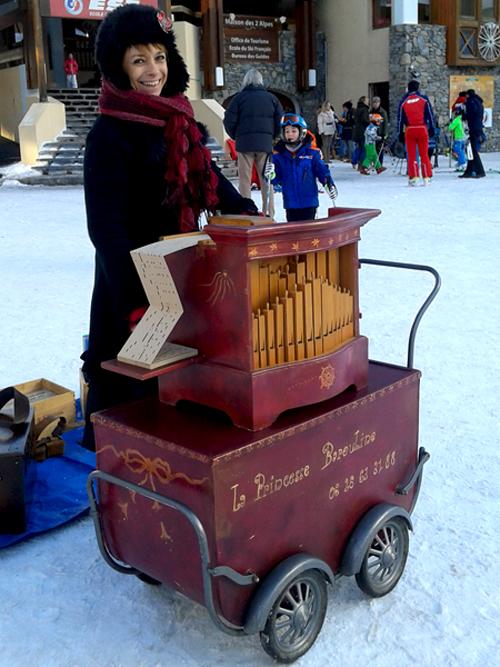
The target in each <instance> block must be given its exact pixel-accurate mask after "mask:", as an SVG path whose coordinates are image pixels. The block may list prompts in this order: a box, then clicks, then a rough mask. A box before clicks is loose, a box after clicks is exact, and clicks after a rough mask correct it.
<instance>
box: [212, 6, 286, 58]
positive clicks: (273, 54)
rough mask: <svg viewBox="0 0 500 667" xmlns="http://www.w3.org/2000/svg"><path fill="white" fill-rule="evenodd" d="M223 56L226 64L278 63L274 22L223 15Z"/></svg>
mask: <svg viewBox="0 0 500 667" xmlns="http://www.w3.org/2000/svg"><path fill="white" fill-rule="evenodd" d="M224 55H225V59H226V60H227V61H228V62H248V63H262V62H264V63H276V62H279V40H278V26H277V23H276V21H275V20H274V19H273V18H268V17H260V16H234V15H232V14H225V15H224Z"/></svg>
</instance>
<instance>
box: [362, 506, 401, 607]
mask: <svg viewBox="0 0 500 667" xmlns="http://www.w3.org/2000/svg"><path fill="white" fill-rule="evenodd" d="M388 531H390V532H388ZM388 535H389V536H390V537H389V539H388V538H387V536H388ZM380 540H382V542H383V544H381V542H380ZM389 542H390V543H391V547H392V550H394V546H396V549H397V553H396V555H395V561H394V564H393V565H392V566H390V567H389V575H388V576H387V575H386V576H385V577H383V579H381V580H380V581H377V580H376V578H375V576H374V574H373V568H374V567H377V562H378V564H379V566H383V565H384V564H383V563H380V560H381V558H380V557H379V556H377V555H374V554H373V552H372V553H370V551H371V550H372V549H373V550H375V551H377V552H380V555H381V556H382V554H383V553H384V552H385V551H387V547H388V546H389ZM384 544H385V546H384ZM409 545H410V538H409V535H408V524H407V523H406V521H405V520H404V519H402V518H401V517H393V518H392V519H389V520H388V521H386V522H385V523H384V524H383V525H382V526H381V527H380V528H379V529H378V530H377V532H376V534H375V535H374V536H373V539H372V541H371V542H370V546H369V547H368V550H367V552H366V554H365V557H364V558H363V564H362V566H361V570H360V571H359V572H358V573H357V574H356V583H357V584H358V586H359V587H360V588H361V590H362V591H363V592H364V593H366V594H367V595H369V596H370V597H373V598H380V597H382V596H383V595H387V593H390V591H392V589H393V588H394V587H395V586H396V584H397V583H398V581H399V580H400V579H401V576H402V574H403V571H404V569H405V565H406V560H407V558H408V548H409ZM370 557H371V559H370ZM385 569H388V568H387V567H385Z"/></svg>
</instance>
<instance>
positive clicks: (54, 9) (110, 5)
mask: <svg viewBox="0 0 500 667" xmlns="http://www.w3.org/2000/svg"><path fill="white" fill-rule="evenodd" d="M130 4H133V5H152V6H153V7H158V0H50V5H49V6H50V16H59V17H61V18H64V19H96V20H100V19H103V18H104V17H105V16H106V14H107V13H108V12H110V11H111V10H113V9H116V8H117V7H121V6H122V5H130Z"/></svg>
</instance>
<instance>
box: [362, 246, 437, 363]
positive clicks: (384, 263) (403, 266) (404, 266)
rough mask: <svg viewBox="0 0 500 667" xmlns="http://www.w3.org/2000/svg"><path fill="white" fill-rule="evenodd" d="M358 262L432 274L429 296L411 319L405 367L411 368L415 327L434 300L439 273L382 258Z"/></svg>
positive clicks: (428, 268) (421, 265)
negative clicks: (432, 285)
mask: <svg viewBox="0 0 500 667" xmlns="http://www.w3.org/2000/svg"><path fill="white" fill-rule="evenodd" d="M359 263H360V264H372V265H374V266H389V267H394V268H396V269H411V270H414V271H427V272H428V273H431V274H432V275H433V276H434V287H433V288H432V290H431V292H430V293H429V296H428V297H427V299H426V300H425V301H424V303H423V304H422V306H421V307H420V310H419V311H418V313H417V315H416V317H415V319H414V320H413V324H412V326H411V330H410V338H409V340H408V361H407V364H406V365H407V367H408V368H413V352H414V349H415V337H416V335H417V329H418V325H419V324H420V320H421V319H422V317H423V315H424V313H425V311H426V310H427V308H428V307H429V306H430V305H431V303H432V302H433V301H434V298H435V296H436V294H437V293H438V292H439V288H440V287H441V276H440V275H439V273H438V272H437V271H436V269H434V268H432V266H426V265H425V264H407V263H405V262H388V261H385V260H382V259H360V260H359Z"/></svg>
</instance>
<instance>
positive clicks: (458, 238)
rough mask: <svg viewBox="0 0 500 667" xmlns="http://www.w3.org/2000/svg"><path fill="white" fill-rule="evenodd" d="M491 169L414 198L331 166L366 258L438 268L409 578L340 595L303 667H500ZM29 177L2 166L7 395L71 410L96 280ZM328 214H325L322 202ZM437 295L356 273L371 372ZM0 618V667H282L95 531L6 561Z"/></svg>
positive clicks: (68, 202)
mask: <svg viewBox="0 0 500 667" xmlns="http://www.w3.org/2000/svg"><path fill="white" fill-rule="evenodd" d="M483 160H484V164H485V168H486V170H487V178H484V179H478V180H475V179H470V180H467V179H458V178H457V174H456V173H455V172H454V171H453V167H450V165H449V162H448V159H447V158H445V157H442V156H441V157H440V166H439V168H438V169H437V170H436V173H435V177H434V179H433V182H432V184H431V185H430V186H429V187H423V186H422V187H415V188H409V187H408V186H407V182H406V179H405V177H404V176H402V175H401V174H400V173H398V170H397V169H395V168H394V166H393V165H390V163H389V162H387V166H388V167H389V168H388V170H387V171H386V172H385V173H383V174H381V175H379V176H376V175H372V176H370V177H365V176H361V175H360V174H358V173H357V172H355V171H353V169H352V168H351V166H350V165H349V164H344V163H340V162H335V163H334V164H333V165H332V169H333V174H334V177H335V179H336V182H337V185H338V189H339V192H340V194H339V198H338V205H339V206H351V207H362V208H379V209H380V210H381V215H380V216H379V217H377V218H375V219H374V220H372V221H370V222H369V223H368V224H367V225H366V226H365V227H364V228H363V229H362V240H361V243H360V256H361V257H369V258H376V259H385V260H392V261H403V262H413V263H420V264H425V265H431V266H433V267H435V268H436V269H437V270H438V271H439V273H440V274H441V278H442V288H441V291H440V293H439V294H438V296H437V298H436V300H435V302H434V303H433V304H432V305H431V306H430V309H429V311H428V312H427V314H426V315H425V316H424V318H423V320H422V323H421V326H420V329H419V332H418V335H417V339H416V348H415V359H414V364H415V366H416V367H417V368H419V369H421V370H422V373H423V376H422V384H421V406H420V445H421V446H424V447H425V448H426V449H427V450H428V451H429V452H430V453H431V460H430V461H429V463H428V464H427V465H426V467H425V469H424V479H423V484H422V489H421V493H420V498H419V501H418V503H417V506H416V508H415V512H414V515H413V520H414V528H415V531H414V533H413V534H412V535H411V538H410V555H409V559H408V562H407V565H406V570H405V573H404V574H403V577H402V579H401V581H400V582H399V584H398V586H397V587H396V588H395V589H394V591H392V593H390V594H389V595H387V596H386V597H383V598H379V599H371V598H368V597H366V596H365V595H364V594H363V593H362V592H361V591H360V590H359V589H358V588H357V586H356V585H355V582H354V580H353V579H341V580H338V581H337V582H336V583H335V585H334V587H333V589H332V590H331V592H330V596H329V606H328V611H327V616H326V620H325V623H324V626H323V629H322V631H321V633H320V635H319V637H318V639H317V640H316V643H315V644H314V646H313V647H312V648H311V650H310V651H309V652H308V653H307V654H306V655H305V656H304V657H303V658H301V659H300V660H299V661H298V662H297V664H299V665H301V666H304V667H306V666H308V667H326V665H338V666H339V667H353V666H355V667H358V665H371V667H386V665H387V664H394V665H398V666H399V667H407V666H408V667H409V666H414V665H418V666H422V667H425V666H429V667H430V666H431V665H441V666H442V667H447V666H452V667H492V666H493V665H494V664H498V659H499V657H498V656H499V655H500V641H499V638H500V625H499V620H498V619H499V617H500V586H499V582H500V567H499V562H500V561H499V558H498V551H499V548H500V539H499V531H498V525H497V524H498V521H499V517H500V513H499V497H500V496H499V486H500V483H499V480H500V470H499V457H498V439H499V433H500V431H499V428H498V426H499V423H498V421H499V413H500V411H499V401H498V396H499V395H500V380H499V378H500V363H499V356H500V355H499V354H498V328H499V325H500V316H499V315H500V313H499V309H500V305H499V304H500V299H499V298H498V294H497V291H496V287H497V286H498V284H499V283H500V262H499V255H498V248H499V247H500V224H499V219H500V206H499V201H500V171H499V169H500V154H499V153H496V154H495V153H490V154H483ZM21 173H22V169H20V168H19V166H17V167H16V166H14V167H11V168H9V169H4V178H3V179H2V181H0V182H2V183H3V185H2V186H1V187H0V211H1V223H0V284H1V286H2V316H1V320H0V343H1V353H0V384H1V386H8V385H11V384H14V383H18V382H23V381H26V380H30V379H35V378H38V377H46V378H49V379H51V380H53V381H54V382H57V383H59V384H62V385H63V386H66V387H69V388H71V389H73V390H74V391H75V392H76V393H77V395H78V391H79V390H78V387H79V384H78V383H79V380H78V370H79V366H80V361H79V355H80V353H81V347H82V335H83V334H85V333H86V331H87V326H88V325H87V321H88V310H89V302H90V293H91V287H92V277H93V250H92V247H91V245H90V242H89V241H88V238H87V233H86V227H85V210H84V201H83V192H82V189H81V188H79V187H57V188H50V187H39V186H23V185H20V184H19V183H18V181H16V180H15V179H16V178H18V177H19V175H20V174H21ZM254 196H255V199H256V201H257V202H258V203H259V200H260V196H259V193H255V195H254ZM276 200H277V216H276V217H277V219H279V220H283V219H284V216H283V209H282V205H281V195H279V194H277V195H276ZM320 202H321V203H320V209H319V211H318V213H319V215H320V216H322V215H325V214H326V212H327V209H328V205H329V200H328V197H327V195H326V194H324V193H323V194H321V195H320ZM432 285H433V279H432V277H431V276H430V275H428V274H425V273H418V272H410V271H402V270H398V269H383V268H378V267H367V266H365V267H364V268H362V270H361V288H360V292H361V296H360V300H361V309H362V313H363V318H362V321H361V325H362V332H363V333H364V334H366V335H367V336H368V337H369V339H370V356H371V358H373V359H378V360H382V361H389V362H392V363H398V364H401V365H405V364H406V346H407V340H408V334H409V329H410V326H411V322H412V320H413V317H414V315H415V314H416V312H417V310H418V308H419V306H420V304H421V303H422V301H423V300H424V299H425V297H426V295H427V293H428V292H429V291H430V289H431V288H432ZM263 519H264V517H263ZM291 520H293V517H291ZM0 618H1V622H0V645H1V647H2V648H1V651H0V665H1V666H5V667H25V666H30V667H35V666H36V667H94V666H95V667H165V666H170V665H172V666H174V665H175V666H176V667H177V666H180V665H185V666H193V667H194V666H196V667H212V666H215V665H228V666H229V665H230V666H231V667H233V666H234V665H239V666H242V667H243V666H253V665H266V664H271V660H270V658H268V657H267V656H266V654H265V653H263V651H262V649H261V647H260V642H259V640H258V637H257V636H254V637H245V638H234V637H230V636H227V635H225V634H223V633H221V632H220V631H219V630H217V629H216V628H215V627H214V626H213V625H212V623H211V621H210V619H209V616H208V614H207V612H206V610H205V609H204V608H203V607H201V606H198V605H196V604H195V603H193V602H191V601H190V600H188V599H186V598H183V597H182V596H180V595H179V594H175V593H173V592H171V591H169V590H167V589H166V588H165V587H151V586H148V585H146V584H144V583H142V582H141V581H139V580H138V579H136V578H135V577H127V576H124V575H121V574H119V573H117V572H115V571H114V570H112V569H111V568H109V566H108V565H106V563H105V562H104V560H103V559H102V557H101V555H100V553H99V550H98V547H97V543H96V540H95V535H94V529H93V525H92V522H91V519H90V518H89V517H86V518H84V519H81V520H78V521H76V522H74V523H72V524H70V525H68V526H66V527H64V528H61V529H58V530H54V531H52V532H50V533H48V534H45V535H43V536H40V537H36V538H33V539H31V540H28V541H26V542H23V543H20V544H18V545H16V546H13V547H10V548H7V549H4V550H3V551H0ZM495 655H496V656H497V657H496V658H495Z"/></svg>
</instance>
